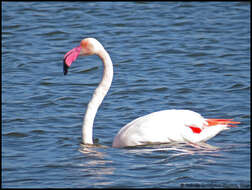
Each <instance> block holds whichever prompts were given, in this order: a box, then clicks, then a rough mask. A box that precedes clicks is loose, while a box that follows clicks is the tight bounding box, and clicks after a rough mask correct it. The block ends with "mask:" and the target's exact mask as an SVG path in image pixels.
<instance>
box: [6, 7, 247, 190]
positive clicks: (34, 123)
mask: <svg viewBox="0 0 252 190" xmlns="http://www.w3.org/2000/svg"><path fill="white" fill-rule="evenodd" d="M86 37H94V38H97V39H98V40H99V41H100V42H101V43H102V44H103V45H104V47H105V48H106V49H107V51H108V52H109V54H110V56H111V59H112V61H113V64H114V78H113V83H112V86H111V89H110V91H109V93H108V94H107V96H106V98H105V99H104V102H103V104H102V105H101V107H100V109H99V111H98V113H97V115H96V118H95V123H94V139H95V141H96V145H95V146H93V147H87V146H84V147H83V146H82V145H81V126H82V120H83V115H84V113H85V109H86V106H87V103H88V101H89V99H90V98H91V95H92V93H93V91H94V89H95V88H96V86H97V85H98V83H99V81H100V79H101V76H102V73H103V68H102V64H101V61H100V60H99V58H98V57H96V56H89V57H85V58H79V59H78V60H76V61H75V62H74V63H73V64H72V66H71V68H70V70H69V74H68V75H66V76H64V75H63V71H62V60H63V56H64V54H65V53H66V52H67V51H69V50H70V49H72V48H73V47H75V46H77V45H79V43H80V41H81V39H83V38H86ZM163 109H190V110H193V111H196V112H199V113H200V114H201V115H202V116H204V117H206V118H233V119H234V120H236V121H240V122H241V124H240V125H239V127H236V128H231V129H230V130H227V131H223V132H222V133H220V134H219V135H217V136H216V137H214V138H212V139H210V140H209V141H207V145H205V146H190V145H186V144H170V145H158V146H157V145H155V146H147V147H134V148H122V149H118V148H112V147H111V144H112V141H113V138H114V136H115V135H116V133H117V132H118V131H119V129H120V128H121V127H123V126H124V125H125V124H127V123H128V122H130V121H131V120H133V119H135V118H137V117H140V116H142V115H145V114H148V113H151V112H154V111H159V110H163ZM2 187H4V188H27V187H29V188H59V187H62V188H66V187H73V188H88V187H92V188H94V187H95V188H96V187H99V188H104V187H106V188H111V187H124V188H126V187H128V188H172V187H178V188H179V187H182V188H188V187H190V188H195V187H196V188H197V187H203V188H204V187H206V188H216V187H225V188H234V187H235V188H250V3H249V2H146V3H145V2H139V3H137V2H3V3H2Z"/></svg>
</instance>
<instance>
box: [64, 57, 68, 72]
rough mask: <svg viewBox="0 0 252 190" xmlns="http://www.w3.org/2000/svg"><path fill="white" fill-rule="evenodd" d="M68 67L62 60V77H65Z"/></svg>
mask: <svg viewBox="0 0 252 190" xmlns="http://www.w3.org/2000/svg"><path fill="white" fill-rule="evenodd" d="M68 68H69V67H68V66H67V64H66V62H65V59H64V60H63V72H64V75H67V72H68Z"/></svg>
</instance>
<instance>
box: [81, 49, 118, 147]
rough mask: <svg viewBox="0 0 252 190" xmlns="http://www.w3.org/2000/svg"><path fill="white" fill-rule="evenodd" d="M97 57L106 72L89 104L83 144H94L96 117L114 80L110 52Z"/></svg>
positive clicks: (103, 52) (101, 51) (101, 53)
mask: <svg viewBox="0 0 252 190" xmlns="http://www.w3.org/2000/svg"><path fill="white" fill-rule="evenodd" d="M97 55H98V56H99V57H100V59H101V60H102V62H103V66H104V70H103V77H102V80H101V82H100V84H99V85H98V87H97V88H96V89H95V91H94V94H93V96H92V99H91V100H90V102H89V103H88V106H87V109H86V114H85V116H84V121H83V126H82V142H83V143H84V144H93V123H94V118H95V115H96V113H97V111H98V108H99V106H100V105H101V103H102V100H103V99H104V97H105V96H106V94H107V92H108V90H109V88H110V86H111V83H112V79H113V64H112V61H111V58H110V56H109V54H108V52H107V51H106V50H105V49H103V48H102V49H101V50H100V51H99V52H98V53H97Z"/></svg>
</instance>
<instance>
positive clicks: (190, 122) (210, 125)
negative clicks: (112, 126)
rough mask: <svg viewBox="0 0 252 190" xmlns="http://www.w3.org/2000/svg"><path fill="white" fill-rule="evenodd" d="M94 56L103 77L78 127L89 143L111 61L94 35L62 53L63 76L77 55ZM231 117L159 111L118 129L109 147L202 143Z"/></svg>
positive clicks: (109, 79)
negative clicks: (99, 61)
mask: <svg viewBox="0 0 252 190" xmlns="http://www.w3.org/2000/svg"><path fill="white" fill-rule="evenodd" d="M79 55H81V56H86V55H98V56H99V57H100V59H101V60H102V62H103V65H104V71H103V77H102V80H101V82H100V84H99V86H98V87H97V88H96V89H95V91H94V94H93V96H92V99H91V100H90V102H89V103H88V106H87V109H86V113H85V116H84V121H83V126H82V141H83V144H93V123H94V118H95V115H96V113H97V110H98V108H99V106H100V104H101V103H102V101H103V99H104V97H105V96H106V94H107V92H108V90H109V88H110V86H111V83H112V79H113V64H112V61H111V58H110V56H109V54H108V52H107V51H106V50H105V49H104V47H103V46H102V44H101V43H100V42H99V41H97V40H96V39H94V38H85V39H83V40H82V41H81V43H80V46H78V47H76V48H73V49H72V50H70V51H69V52H67V53H66V54H65V56H64V61H63V67H64V75H66V74H67V71H68V68H69V67H70V66H71V64H72V62H73V61H75V60H76V59H77V57H78V56H79ZM239 123H240V122H235V121H232V119H205V118H203V117H202V116H201V115H200V114H198V113H196V112H194V111H190V110H175V109H173V110H162V111H158V112H153V113H150V114H148V115H145V116H142V117H139V118H137V119H135V120H133V121H131V122H130V123H128V124H127V125H125V126H124V127H123V128H121V129H120V130H119V132H118V133H117V135H116V136H115V138H114V141H113V144H112V146H113V147H128V146H138V145H146V144H161V143H169V142H192V143H199V142H205V141H207V140H208V139H210V138H212V137H214V136H215V135H217V134H218V133H220V132H221V131H223V130H227V129H229V128H228V127H231V126H233V125H232V124H239Z"/></svg>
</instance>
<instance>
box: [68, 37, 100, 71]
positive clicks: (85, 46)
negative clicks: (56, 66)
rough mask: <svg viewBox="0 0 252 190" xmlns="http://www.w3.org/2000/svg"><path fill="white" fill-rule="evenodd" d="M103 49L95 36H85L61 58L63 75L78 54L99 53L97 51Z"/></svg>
mask: <svg viewBox="0 0 252 190" xmlns="http://www.w3.org/2000/svg"><path fill="white" fill-rule="evenodd" d="M102 49H104V48H103V46H102V45H101V43H100V42H99V41H98V40H96V39H95V38H85V39H83V40H81V43H80V45H79V46H77V47H75V48H73V49H72V50H70V51H69V52H67V53H66V54H65V55H64V60H63V70H64V75H66V74H67V71H68V68H69V67H70V66H71V64H72V63H73V62H74V61H75V60H76V59H77V57H78V56H79V55H80V56H87V55H94V54H96V55H97V54H99V52H100V51H101V50H102Z"/></svg>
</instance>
